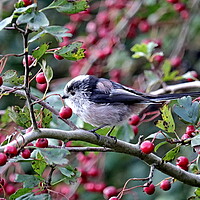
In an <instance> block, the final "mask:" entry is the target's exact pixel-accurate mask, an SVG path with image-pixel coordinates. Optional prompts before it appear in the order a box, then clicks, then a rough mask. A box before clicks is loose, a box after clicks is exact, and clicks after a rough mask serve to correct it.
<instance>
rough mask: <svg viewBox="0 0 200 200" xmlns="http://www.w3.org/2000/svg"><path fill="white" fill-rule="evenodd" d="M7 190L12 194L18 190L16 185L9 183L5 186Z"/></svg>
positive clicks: (7, 192) (8, 193)
mask: <svg viewBox="0 0 200 200" xmlns="http://www.w3.org/2000/svg"><path fill="white" fill-rule="evenodd" d="M5 192H6V194H7V195H11V194H13V193H15V192H16V188H15V186H14V185H11V184H7V185H6V186H5Z"/></svg>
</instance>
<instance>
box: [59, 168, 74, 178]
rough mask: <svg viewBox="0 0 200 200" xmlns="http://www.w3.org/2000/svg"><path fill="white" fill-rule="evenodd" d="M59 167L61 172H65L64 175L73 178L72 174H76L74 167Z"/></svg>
mask: <svg viewBox="0 0 200 200" xmlns="http://www.w3.org/2000/svg"><path fill="white" fill-rule="evenodd" d="M58 169H59V170H60V172H61V174H63V175H64V176H66V177H68V178H71V177H72V176H74V175H75V172H74V169H72V168H69V167H68V166H67V167H58Z"/></svg>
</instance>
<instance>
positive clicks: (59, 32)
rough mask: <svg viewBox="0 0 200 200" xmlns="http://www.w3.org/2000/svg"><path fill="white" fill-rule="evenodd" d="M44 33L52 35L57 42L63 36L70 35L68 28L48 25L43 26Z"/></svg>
mask: <svg viewBox="0 0 200 200" xmlns="http://www.w3.org/2000/svg"><path fill="white" fill-rule="evenodd" d="M43 30H44V32H45V33H48V34H50V35H52V36H54V37H55V38H56V39H57V40H58V41H59V42H61V41H62V38H63V37H72V34H71V33H68V31H69V29H68V28H66V27H62V26H48V27H44V28H43Z"/></svg>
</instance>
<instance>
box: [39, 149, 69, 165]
mask: <svg viewBox="0 0 200 200" xmlns="http://www.w3.org/2000/svg"><path fill="white" fill-rule="evenodd" d="M39 151H40V153H41V155H42V157H43V158H44V159H45V161H46V162H47V163H48V164H49V165H53V164H56V165H64V164H65V165H66V164H68V159H67V158H66V156H67V155H69V151H68V150H66V149H56V148H44V149H39Z"/></svg>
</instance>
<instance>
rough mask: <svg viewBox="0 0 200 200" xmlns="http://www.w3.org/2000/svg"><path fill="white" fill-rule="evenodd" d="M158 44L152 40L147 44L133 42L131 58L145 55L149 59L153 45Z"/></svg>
mask: <svg viewBox="0 0 200 200" xmlns="http://www.w3.org/2000/svg"><path fill="white" fill-rule="evenodd" d="M157 46H158V44H156V43H154V42H149V43H148V44H144V43H141V44H135V45H134V46H133V47H132V48H131V51H133V52H134V54H133V55H132V57H133V58H140V57H145V58H147V59H148V60H149V59H150V57H151V55H152V54H153V51H154V49H155V47H157Z"/></svg>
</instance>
